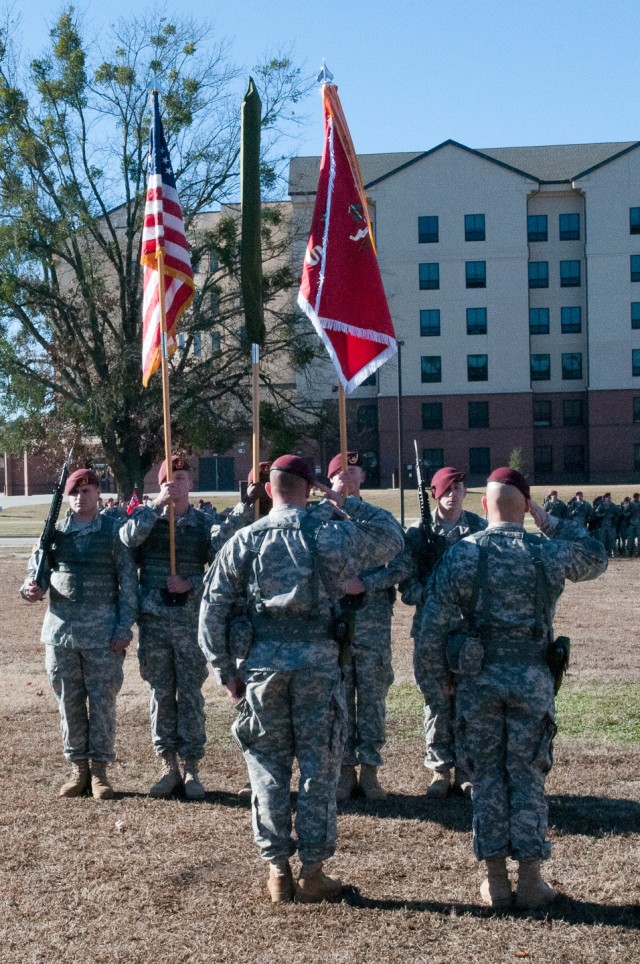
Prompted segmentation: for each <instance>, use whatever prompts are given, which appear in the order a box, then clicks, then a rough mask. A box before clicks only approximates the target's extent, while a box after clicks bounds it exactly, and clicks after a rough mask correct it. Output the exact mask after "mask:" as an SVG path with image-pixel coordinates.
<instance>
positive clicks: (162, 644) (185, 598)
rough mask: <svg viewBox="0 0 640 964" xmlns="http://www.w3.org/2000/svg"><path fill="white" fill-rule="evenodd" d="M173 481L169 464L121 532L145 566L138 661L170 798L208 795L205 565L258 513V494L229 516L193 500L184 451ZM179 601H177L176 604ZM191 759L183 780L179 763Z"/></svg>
mask: <svg viewBox="0 0 640 964" xmlns="http://www.w3.org/2000/svg"><path fill="white" fill-rule="evenodd" d="M171 464H172V469H173V472H172V475H173V478H172V481H171V482H167V466H166V462H163V463H162V466H161V467H160V471H159V473H158V484H159V485H160V494H159V495H158V497H157V498H156V499H155V501H154V502H152V503H150V505H148V506H141V507H140V508H139V509H137V510H136V512H135V513H134V514H133V515H132V516H130V517H129V520H128V522H126V523H125V524H124V526H123V527H122V529H121V530H120V538H121V540H122V542H123V543H124V544H125V545H126V546H128V547H129V548H131V549H133V550H134V551H135V556H136V561H137V563H138V566H139V568H140V597H141V598H140V619H139V627H140V633H139V641H138V660H139V664H140V673H141V675H142V678H143V679H144V680H145V681H146V682H147V683H148V684H149V687H150V689H151V706H150V713H151V734H152V739H153V746H154V749H155V751H156V753H157V754H158V755H159V756H160V757H161V758H162V773H161V775H160V778H159V780H158V781H157V782H156V783H154V785H153V786H152V787H151V790H150V794H151V796H152V797H160V798H165V797H169V796H170V795H171V794H172V793H174V792H175V791H176V790H177V789H179V788H180V787H181V786H182V785H184V792H185V795H186V796H187V798H188V799H190V800H202V799H203V798H204V795H205V791H204V787H203V785H202V783H201V781H200V776H199V763H200V760H201V759H202V757H203V756H204V747H205V742H206V732H205V711H204V697H203V695H202V686H203V684H204V682H205V680H206V678H207V662H206V660H205V658H204V656H203V654H202V652H201V651H200V648H199V646H198V611H199V606H200V595H201V592H202V584H203V581H204V574H205V569H206V566H207V565H208V563H210V562H211V561H212V560H213V559H214V557H215V555H216V552H218V550H219V549H220V548H221V547H222V545H223V544H224V542H225V541H226V540H227V539H228V538H229V537H230V536H232V535H233V533H234V532H236V531H237V530H238V529H239V528H240V527H241V526H244V525H248V524H249V523H250V522H251V520H252V518H253V508H252V505H251V504H250V499H251V496H250V494H249V493H247V501H245V502H240V503H238V505H237V506H236V507H235V509H234V510H233V512H232V513H231V515H230V516H229V517H228V518H227V519H226V520H221V519H220V517H217V519H218V521H216V520H215V518H214V516H212V514H211V513H210V512H202V511H200V510H199V509H195V508H194V507H193V506H192V505H191V504H190V503H189V492H190V490H191V486H192V478H191V470H190V466H189V463H188V461H187V460H186V458H185V457H184V456H182V455H174V456H173V458H172V463H171ZM170 499H173V504H174V512H175V549H176V575H173V576H172V575H171V568H170V557H169V517H168V504H169V501H170ZM176 603H178V604H176ZM178 755H179V756H180V757H182V759H183V761H184V781H183V777H182V775H181V773H180V769H179V765H178Z"/></svg>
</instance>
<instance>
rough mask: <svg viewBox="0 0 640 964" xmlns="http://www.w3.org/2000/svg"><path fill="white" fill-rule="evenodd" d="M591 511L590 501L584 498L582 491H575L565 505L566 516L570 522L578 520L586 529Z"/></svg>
mask: <svg viewBox="0 0 640 964" xmlns="http://www.w3.org/2000/svg"><path fill="white" fill-rule="evenodd" d="M592 511H593V509H592V507H591V503H590V502H587V501H586V500H585V497H584V492H576V494H575V495H574V497H573V498H572V499H570V500H569V503H568V505H567V513H566V518H567V519H569V520H570V521H571V522H579V523H580V525H581V526H584V527H585V529H586V528H587V525H588V522H589V519H590V518H591V513H592Z"/></svg>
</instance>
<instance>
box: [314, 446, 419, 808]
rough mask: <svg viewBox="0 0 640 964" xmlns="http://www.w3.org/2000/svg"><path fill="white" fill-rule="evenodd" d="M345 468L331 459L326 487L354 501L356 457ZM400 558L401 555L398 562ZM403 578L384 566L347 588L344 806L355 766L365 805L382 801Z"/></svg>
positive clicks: (340, 796)
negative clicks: (351, 482)
mask: <svg viewBox="0 0 640 964" xmlns="http://www.w3.org/2000/svg"><path fill="white" fill-rule="evenodd" d="M347 464H348V467H349V469H351V470H352V471H351V472H349V473H343V472H342V457H341V456H340V455H336V456H335V457H334V458H333V459H332V460H331V462H330V463H329V468H328V471H327V475H328V477H329V481H330V482H331V486H332V488H333V490H334V491H335V492H342V493H343V494H344V495H351V496H353V497H354V498H356V499H359V498H360V486H361V485H363V483H364V481H365V474H364V471H363V469H362V465H361V461H360V455H359V453H358V452H347ZM354 477H355V478H356V479H357V484H356V485H355V486H354V487H352V488H350V489H348V490H346V489H345V485H346V484H347V479H351V478H354ZM401 557H402V553H401V554H400V555H399V557H398V561H399V560H400V559H401ZM405 575H406V570H405V567H404V566H402V565H396V560H392V561H391V562H390V563H389V564H388V565H386V566H375V567H373V568H367V569H365V570H363V571H362V572H361V573H360V575H359V576H356V577H355V578H354V579H353V580H351V582H350V583H349V592H350V593H352V594H353V596H354V598H358V597H359V606H358V609H357V611H356V613H355V638H354V639H353V642H352V644H351V659H350V660H349V661H348V664H347V665H346V666H344V667H343V672H344V684H345V697H346V701H347V743H346V746H345V750H344V756H343V758H342V768H341V771H340V780H339V782H338V789H337V793H336V799H337V800H338V802H339V803H340V802H343V801H345V800H348V799H349V797H350V796H351V794H352V793H353V791H354V790H355V789H356V787H357V786H358V776H357V774H356V766H357V765H358V764H359V765H360V780H359V785H360V789H361V790H362V792H363V793H364V795H365V797H366V798H367V800H372V801H380V800H386V798H387V792H386V790H385V789H384V788H383V787H382V786H380V783H379V780H378V767H380V766H382V763H383V760H382V756H381V753H380V751H381V750H382V747H383V746H384V743H385V719H386V699H387V693H388V692H389V687H390V686H391V684H392V683H393V668H392V665H391V617H392V615H393V604H394V602H395V597H396V592H395V586H396V584H397V583H398V581H399V580H400V579H401V578H403V577H404V576H405Z"/></svg>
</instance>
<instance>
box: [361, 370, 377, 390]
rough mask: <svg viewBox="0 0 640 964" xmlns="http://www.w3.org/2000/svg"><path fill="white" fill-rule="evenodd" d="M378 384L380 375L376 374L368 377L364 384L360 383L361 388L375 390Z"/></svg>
mask: <svg viewBox="0 0 640 964" xmlns="http://www.w3.org/2000/svg"><path fill="white" fill-rule="evenodd" d="M377 384H378V373H377V372H374V373H373V374H372V375H368V376H367V377H366V378H365V380H364V381H363V382H360V385H359V386H358V387H359V388H375V387H376V385H377Z"/></svg>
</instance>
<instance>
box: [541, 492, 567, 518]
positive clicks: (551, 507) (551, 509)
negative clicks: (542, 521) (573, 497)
mask: <svg viewBox="0 0 640 964" xmlns="http://www.w3.org/2000/svg"><path fill="white" fill-rule="evenodd" d="M542 508H543V509H544V511H545V512H548V514H549V515H552V516H554V517H555V518H556V519H564V517H565V516H566V514H567V504H566V502H563V501H562V499H559V498H558V492H557V490H556V489H551V491H550V492H549V494H548V495H547V497H546V499H545V500H544V501H543V503H542Z"/></svg>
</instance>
